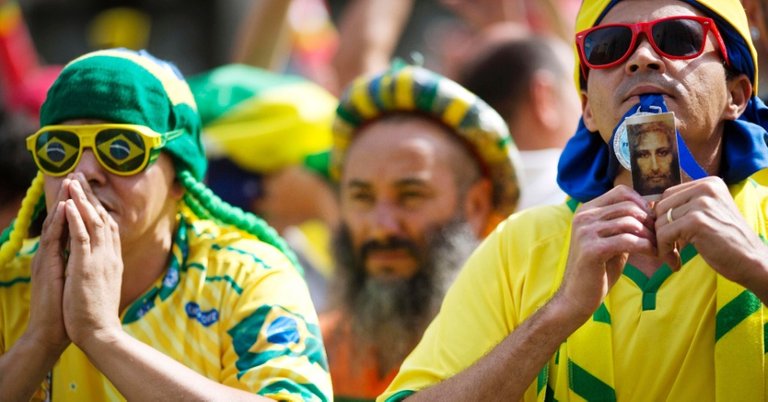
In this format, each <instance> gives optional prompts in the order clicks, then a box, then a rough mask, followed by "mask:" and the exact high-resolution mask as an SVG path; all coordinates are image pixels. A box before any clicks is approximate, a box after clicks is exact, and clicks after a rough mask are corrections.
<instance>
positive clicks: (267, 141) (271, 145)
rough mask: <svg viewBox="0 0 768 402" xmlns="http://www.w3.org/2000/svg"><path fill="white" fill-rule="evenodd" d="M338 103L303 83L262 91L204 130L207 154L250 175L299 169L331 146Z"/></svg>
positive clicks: (331, 97) (322, 92) (329, 95)
mask: <svg viewBox="0 0 768 402" xmlns="http://www.w3.org/2000/svg"><path fill="white" fill-rule="evenodd" d="M337 104H338V102H337V100H336V98H334V97H333V95H331V94H329V93H328V92H326V91H325V90H323V89H322V88H319V87H315V86H311V85H306V84H304V83H297V84H293V85H283V86H280V87H278V88H275V90H265V91H264V92H263V93H262V94H260V95H259V96H256V97H253V98H252V99H248V100H244V101H242V102H241V103H239V104H238V105H237V106H235V107H234V108H233V109H232V110H231V111H230V112H228V113H226V114H224V115H222V116H221V117H220V118H218V119H216V120H214V121H212V122H211V123H209V124H207V125H206V126H205V129H204V133H205V135H204V137H203V139H204V141H205V146H206V150H207V152H208V155H209V157H211V158H214V157H221V156H222V155H226V156H227V157H228V158H230V159H231V160H232V161H233V162H235V163H236V164H237V165H238V166H240V167H241V168H243V169H246V170H248V171H251V172H258V173H269V172H273V171H275V170H278V169H281V168H284V167H286V166H293V165H298V164H300V163H302V162H303V161H304V158H305V157H306V156H307V155H309V154H314V153H318V152H323V151H327V150H328V149H329V148H330V147H331V126H332V124H333V118H334V116H335V110H336V105H337Z"/></svg>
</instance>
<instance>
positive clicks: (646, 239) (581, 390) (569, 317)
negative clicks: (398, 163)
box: [379, 0, 768, 401]
mask: <svg viewBox="0 0 768 402" xmlns="http://www.w3.org/2000/svg"><path fill="white" fill-rule="evenodd" d="M577 29H578V31H579V33H578V34H577V35H576V45H577V50H578V53H577V54H578V60H579V67H577V72H578V73H579V74H578V78H577V84H579V86H580V88H581V97H582V106H583V113H582V120H581V123H580V125H579V128H578V129H577V132H576V134H575V135H574V136H573V137H572V139H571V140H570V141H569V143H568V144H567V146H566V148H565V150H564V153H563V156H562V157H561V159H560V163H559V168H558V169H559V173H558V183H559V184H560V186H561V188H563V190H564V191H565V192H566V193H568V194H569V196H570V199H569V200H568V201H566V203H564V204H563V205H560V206H547V207H540V208H534V209H529V210H525V211H522V212H519V213H517V214H515V215H512V216H511V217H510V218H509V219H507V220H506V221H505V222H503V223H502V224H501V225H500V226H499V227H497V228H496V230H495V231H494V233H493V234H491V235H490V236H489V237H488V238H487V239H486V241H485V242H484V243H483V244H482V245H480V247H479V248H478V249H477V250H476V251H475V253H474V254H473V256H472V257H470V259H469V260H468V262H467V263H466V265H465V266H464V268H463V269H462V271H461V273H460V275H459V277H458V278H457V280H456V282H454V284H453V286H452V287H451V289H450V290H449V291H448V294H447V295H446V298H445V299H444V302H443V305H442V307H441V310H440V313H439V314H438V315H437V317H436V318H435V320H434V321H433V322H432V323H431V325H430V327H429V328H428V329H427V331H426V332H425V335H424V337H423V338H422V340H421V342H420V344H419V345H418V346H417V347H416V349H415V350H414V351H413V352H412V353H411V355H410V356H409V357H408V358H407V359H406V361H405V362H404V363H403V365H402V367H401V369H400V372H399V373H398V376H397V377H396V378H395V380H394V381H393V383H392V384H391V385H390V387H389V389H388V390H387V391H386V392H385V393H384V394H383V395H381V396H380V397H379V401H397V400H402V399H406V398H408V399H409V400H411V399H413V400H441V401H445V400H448V401H450V400H462V401H463V400H483V401H486V400H526V401H546V400H558V401H569V400H570V401H574V400H599V401H615V400H643V401H656V400H675V401H678V400H682V401H725V400H729V401H730V400H739V401H756V400H766V396H767V395H768V367H767V366H766V365H765V352H766V350H768V342H767V341H766V339H768V333H767V332H766V331H767V329H766V323H767V322H768V321H766V320H767V319H768V310H766V307H765V304H766V302H768V247H766V245H765V243H764V241H765V240H766V239H768V224H767V223H766V222H768V187H767V186H768V181H767V180H768V170H767V169H766V168H767V167H768V146H766V135H767V134H768V133H767V132H766V127H767V126H768V124H766V123H765V121H766V117H765V116H767V115H766V114H765V113H766V110H768V109H767V108H766V107H765V105H764V104H763V103H762V102H761V101H760V100H759V99H758V98H757V97H756V93H755V92H754V90H753V88H757V82H756V81H757V78H756V77H757V71H756V70H757V58H756V55H755V50H754V47H753V45H752V42H751V38H750V35H749V26H748V24H747V18H746V16H745V14H744V11H743V8H742V7H741V5H740V3H739V1H738V0H718V1H715V0H700V1H694V0H684V1H676V0H649V1H640V0H624V1H618V0H586V1H584V3H583V4H582V7H581V10H580V12H579V16H578V19H577ZM665 112H672V113H674V119H675V124H676V129H677V137H678V141H677V142H678V148H679V151H680V155H679V159H680V165H681V168H682V170H683V173H684V174H683V183H682V184H680V185H676V186H673V187H670V188H668V189H667V190H666V191H664V192H663V194H662V195H661V198H660V199H659V200H658V201H655V202H653V203H651V202H649V201H648V200H646V199H645V198H643V197H642V196H640V195H639V194H638V192H637V191H635V190H634V189H633V188H632V187H631V186H632V180H631V176H632V174H631V172H630V170H629V169H631V168H632V166H631V165H630V164H629V162H627V161H628V160H629V159H628V145H627V140H626V127H625V125H624V124H623V121H624V119H625V118H627V117H630V116H634V115H638V114H648V113H665ZM633 120H634V119H633ZM625 165H626V166H627V167H625Z"/></svg>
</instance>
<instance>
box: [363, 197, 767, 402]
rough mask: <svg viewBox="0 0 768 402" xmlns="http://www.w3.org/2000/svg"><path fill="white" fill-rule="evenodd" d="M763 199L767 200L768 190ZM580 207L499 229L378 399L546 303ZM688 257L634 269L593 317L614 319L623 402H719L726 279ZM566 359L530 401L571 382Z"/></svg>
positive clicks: (431, 378) (456, 365) (550, 209)
mask: <svg viewBox="0 0 768 402" xmlns="http://www.w3.org/2000/svg"><path fill="white" fill-rule="evenodd" d="M755 187H756V186H755ZM760 197H761V198H760V200H761V204H762V205H763V206H764V205H765V199H766V196H765V191H762V192H761V193H760ZM575 207H576V204H575V203H574V202H573V201H572V200H569V202H568V203H566V204H562V205H558V206H545V207H539V208H533V209H530V210H525V211H522V212H520V213H518V214H515V215H513V216H511V217H510V218H508V219H507V220H506V221H505V222H503V223H502V224H501V225H499V227H498V228H497V229H496V230H495V231H494V232H493V233H492V234H491V235H490V236H489V237H488V238H487V239H486V240H485V241H484V242H483V243H482V244H481V245H480V247H479V248H478V249H477V250H476V251H475V252H474V253H473V255H472V256H471V257H470V259H469V260H468V261H467V263H466V264H465V266H464V268H463V269H462V271H461V272H460V274H459V276H458V278H457V279H456V281H455V283H454V284H453V286H452V287H451V288H450V290H449V291H448V293H447V295H446V297H445V300H444V302H443V305H442V307H441V310H440V312H439V314H438V315H437V316H436V318H435V319H434V321H433V322H432V323H431V325H430V326H429V328H428V329H427V331H426V332H425V334H424V336H423V338H422V339H421V342H420V343H419V345H418V346H417V347H416V348H415V349H414V351H413V352H412V353H411V355H410V356H408V358H407V359H406V360H405V362H404V363H403V365H402V367H401V369H400V372H399V373H398V375H397V376H396V378H395V379H394V381H393V382H392V384H390V386H389V388H388V389H387V390H386V391H385V392H384V394H382V395H381V396H379V398H378V399H377V400H378V401H381V402H383V401H398V400H402V399H404V398H405V397H407V396H408V395H410V394H412V393H413V392H415V391H418V390H422V389H425V388H428V387H430V386H431V385H434V384H436V383H438V382H441V381H443V380H446V379H448V378H450V377H452V376H454V375H456V374H458V373H459V372H461V371H463V370H465V369H466V368H468V367H469V366H471V365H472V364H473V363H475V362H476V361H477V360H479V359H480V358H482V357H483V356H484V355H486V354H487V353H488V352H490V351H491V350H492V349H493V348H494V347H495V346H497V345H498V344H499V343H500V342H501V341H502V340H503V339H504V338H505V337H507V336H508V335H509V334H510V333H511V332H512V331H513V330H514V329H515V328H517V327H518V326H519V325H520V324H521V323H522V322H523V321H524V320H526V319H527V318H528V317H530V316H531V315H532V314H533V313H534V312H535V311H536V310H537V309H538V308H539V307H541V306H542V305H544V304H545V303H546V302H547V301H548V299H549V298H550V297H551V295H552V294H553V293H554V291H555V290H556V288H555V287H556V286H557V284H558V283H559V282H560V279H561V278H559V277H558V276H559V274H558V270H557V267H558V264H562V263H563V262H564V261H565V260H562V259H563V258H565V257H566V255H567V254H566V253H567V250H568V246H569V244H568V239H569V237H570V235H569V232H570V223H571V220H572V218H573V211H574V210H575ZM761 211H762V214H763V216H765V211H764V208H763V209H761ZM681 254H682V260H683V264H684V265H683V267H682V269H681V270H680V271H678V272H674V273H673V272H672V271H671V270H670V269H669V268H668V267H666V266H665V267H662V268H661V269H659V270H658V271H657V272H656V273H655V274H654V275H653V276H652V277H651V278H648V277H646V276H645V275H644V274H642V273H641V272H640V271H639V270H638V269H636V268H634V267H631V266H627V267H625V270H624V273H623V275H622V276H621V278H620V279H619V280H618V282H617V283H616V284H615V286H614V287H613V288H612V289H611V292H610V293H609V297H610V300H611V310H610V314H609V315H607V314H608V313H607V312H604V311H601V310H598V311H597V312H596V313H595V315H594V316H593V319H594V320H607V321H606V322H610V331H611V333H612V344H613V351H612V354H613V366H614V370H613V374H614V384H615V397H616V398H617V400H620V401H664V400H669V401H697V402H705V401H714V400H715V364H714V361H715V357H714V356H715V338H716V335H715V314H716V289H717V286H716V283H717V275H716V274H715V272H714V270H712V269H711V268H710V267H708V266H707V265H706V263H704V261H703V259H702V258H701V257H700V256H699V255H698V254H697V253H696V250H695V249H694V248H693V247H686V248H685V249H684V250H683V251H682V253H681ZM602 313H604V314H606V315H605V316H602V315H601V314H602ZM560 358H561V356H559V353H556V354H555V356H553V358H552V359H551V361H550V363H549V369H548V372H549V379H548V383H547V384H537V381H536V380H535V381H534V383H533V384H532V385H531V386H530V387H529V388H528V390H527V392H526V394H525V397H524V400H525V401H536V393H537V389H538V388H537V387H538V386H542V387H543V386H546V387H549V388H550V391H551V390H553V389H556V383H557V381H558V380H560V381H567V380H568V379H567V378H563V379H558V378H557V373H558V367H557V365H558V364H562V363H563V362H561V361H559V359H560ZM763 360H764V356H763ZM577 380H583V381H582V383H589V381H590V380H591V379H590V378H581V379H574V380H573V381H574V383H575V382H576V381H577ZM760 387H761V389H760V392H761V393H762V384H761V385H760ZM556 397H557V400H560V401H563V400H568V397H567V396H564V397H563V396H557V395H556Z"/></svg>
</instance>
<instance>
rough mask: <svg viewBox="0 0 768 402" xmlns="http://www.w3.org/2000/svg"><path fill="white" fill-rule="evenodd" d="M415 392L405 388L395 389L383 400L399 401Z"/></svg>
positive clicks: (385, 401) (386, 401) (389, 401)
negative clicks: (395, 390)
mask: <svg viewBox="0 0 768 402" xmlns="http://www.w3.org/2000/svg"><path fill="white" fill-rule="evenodd" d="M415 393H416V391H411V390H407V389H406V390H403V391H397V392H395V393H394V394H392V395H390V396H389V398H387V399H386V400H384V402H399V401H402V400H403V399H405V398H407V397H409V396H411V395H413V394H415Z"/></svg>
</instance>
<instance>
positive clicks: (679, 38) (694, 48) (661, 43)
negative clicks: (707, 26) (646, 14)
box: [652, 19, 704, 57]
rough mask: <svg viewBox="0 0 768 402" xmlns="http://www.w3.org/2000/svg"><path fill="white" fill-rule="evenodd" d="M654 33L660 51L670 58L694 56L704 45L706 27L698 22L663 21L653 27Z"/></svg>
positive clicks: (685, 20)
mask: <svg viewBox="0 0 768 402" xmlns="http://www.w3.org/2000/svg"><path fill="white" fill-rule="evenodd" d="M652 33H653V41H654V42H655V43H656V46H657V47H658V48H659V50H661V51H662V52H664V53H667V54H668V55H670V56H676V57H684V56H693V55H695V54H698V53H699V51H700V50H701V49H702V45H703V44H704V27H703V26H702V25H701V23H700V22H699V21H696V20H689V19H676V20H667V21H662V22H659V23H657V24H655V25H654V26H653V31H652Z"/></svg>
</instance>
